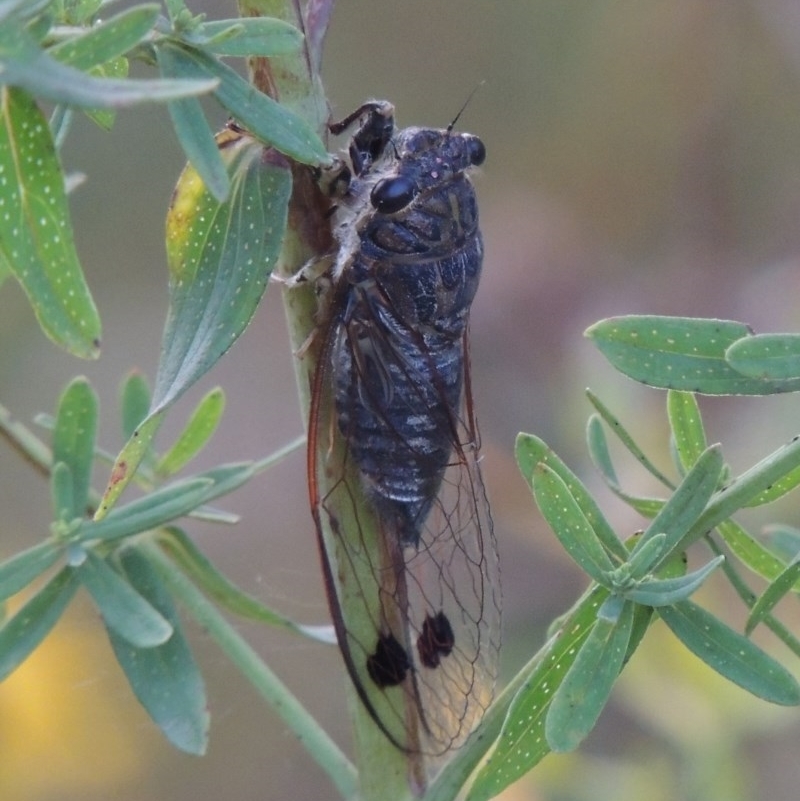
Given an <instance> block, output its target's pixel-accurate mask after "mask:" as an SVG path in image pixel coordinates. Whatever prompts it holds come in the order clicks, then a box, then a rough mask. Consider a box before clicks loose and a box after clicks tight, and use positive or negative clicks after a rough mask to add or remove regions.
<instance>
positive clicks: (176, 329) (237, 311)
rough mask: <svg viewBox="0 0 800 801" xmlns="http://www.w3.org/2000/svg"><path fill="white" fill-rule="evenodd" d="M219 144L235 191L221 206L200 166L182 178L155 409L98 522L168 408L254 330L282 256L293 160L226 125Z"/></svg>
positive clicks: (174, 209) (126, 451) (125, 455)
mask: <svg viewBox="0 0 800 801" xmlns="http://www.w3.org/2000/svg"><path fill="white" fill-rule="evenodd" d="M217 143H218V145H219V147H220V150H221V151H222V156H223V159H224V160H225V161H226V163H227V165H228V171H229V173H230V176H231V192H230V195H229V197H228V200H227V201H225V202H224V203H220V202H219V201H218V200H216V199H215V198H214V196H213V195H212V194H211V193H210V192H209V191H208V190H207V189H206V187H205V186H204V185H203V182H202V181H201V180H200V177H199V176H198V174H197V172H196V171H195V169H194V168H193V167H191V166H187V167H186V169H185V170H184V171H183V174H182V175H181V177H180V179H179V180H178V185H177V187H176V188H175V192H174V194H173V196H172V204H171V206H170V209H169V212H168V214H167V261H168V262H169V270H170V283H169V294H170V304H169V313H168V316H167V323H166V327H165V330H164V337H163V340H162V344H161V360H160V362H159V365H158V375H157V377H156V386H155V390H154V392H153V400H152V403H151V407H150V413H149V415H148V417H147V418H146V419H145V420H143V421H142V422H141V423H140V424H139V426H138V427H137V428H136V430H135V431H134V432H133V434H132V435H131V438H130V439H129V440H128V443H127V444H126V445H125V447H124V448H123V449H122V451H121V452H120V454H119V456H118V457H117V460H116V462H115V464H114V466H113V467H112V470H111V478H110V480H109V484H108V487H107V488H106V492H105V494H104V495H103V502H102V504H101V505H100V507H99V508H98V511H97V514H96V515H95V518H96V519H98V520H100V519H102V518H103V517H104V516H105V515H106V514H107V513H108V512H109V511H110V510H111V508H112V507H113V506H114V504H115V503H116V501H117V498H119V496H120V495H121V494H122V491H123V490H124V488H125V487H126V486H127V484H128V482H129V481H130V480H131V479H132V478H133V475H134V473H135V471H136V469H137V468H138V466H139V463H140V462H141V460H142V458H143V457H144V456H145V454H146V453H147V452H148V447H149V444H150V442H151V440H152V438H153V436H154V435H155V432H156V430H157V429H158V425H159V423H160V420H161V418H162V417H163V413H164V411H165V410H166V409H167V408H168V407H169V406H170V405H171V404H173V403H174V402H175V401H176V400H177V399H178V398H179V397H180V396H181V395H182V394H183V393H184V392H185V391H186V390H187V389H188V388H189V387H190V386H191V385H192V384H193V383H194V382H195V381H197V380H198V379H199V378H200V377H201V376H203V375H205V373H207V372H208V371H209V370H210V369H211V367H213V365H214V364H216V362H217V360H218V359H219V358H220V357H221V356H222V355H223V354H224V353H225V352H226V351H227V350H228V348H230V346H231V345H232V344H233V343H234V342H235V341H236V339H237V338H238V337H239V335H240V334H241V333H242V332H243V331H244V330H245V328H246V327H247V325H248V323H249V322H250V320H251V319H252V317H253V314H254V313H255V310H256V307H257V306H258V304H259V301H260V300H261V297H262V295H263V294H264V290H265V289H266V286H267V281H268V280H269V276H270V273H271V272H272V269H273V267H274V266H275V263H276V261H277V258H278V254H279V253H280V249H281V245H282V243H283V235H284V232H285V230H286V217H287V207H288V203H289V196H290V194H291V191H292V177H291V173H290V171H289V167H288V164H287V162H286V161H285V159H284V158H283V156H281V155H279V154H278V153H277V152H276V151H274V150H272V149H270V148H265V147H264V146H263V145H262V144H261V143H259V142H257V141H256V140H255V139H254V138H253V137H251V136H250V135H249V134H245V133H242V132H240V131H234V130H226V131H224V132H223V133H221V134H220V135H219V136H218V137H217Z"/></svg>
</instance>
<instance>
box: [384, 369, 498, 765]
mask: <svg viewBox="0 0 800 801" xmlns="http://www.w3.org/2000/svg"><path fill="white" fill-rule="evenodd" d="M463 398H464V399H463V402H462V409H461V410H460V414H459V415H458V416H457V417H456V418H455V422H456V425H455V427H454V431H455V432H456V434H457V439H456V440H455V441H454V443H453V452H452V459H451V462H450V464H449V465H448V467H447V470H446V471H445V474H444V478H443V480H442V484H441V487H440V489H439V493H438V495H437V497H436V500H435V502H434V504H433V508H432V510H431V512H430V514H429V515H428V517H427V520H426V522H425V524H424V526H423V530H422V534H421V537H420V542H419V546H418V547H417V548H413V547H406V548H405V549H404V551H403V556H404V564H405V574H404V575H405V578H406V585H407V598H406V599H405V600H404V602H405V603H406V610H405V614H404V622H405V626H406V629H407V631H408V634H407V640H409V641H411V642H412V643H413V649H412V657H413V670H412V672H411V685H412V686H411V689H412V692H413V701H414V703H415V704H416V705H417V706H418V713H419V718H420V721H421V723H422V727H423V734H422V738H421V739H422V742H423V750H424V751H425V752H426V753H431V754H441V753H444V752H446V751H448V750H450V749H452V748H457V747H458V746H460V745H462V744H463V743H464V741H465V740H466V739H467V737H468V736H469V735H470V733H471V732H472V731H473V729H474V728H475V726H476V725H477V724H478V723H479V722H480V719H481V717H482V716H483V713H484V712H485V711H486V709H487V708H488V706H489V704H490V703H491V701H492V698H493V696H494V686H495V682H496V679H497V672H498V664H499V654H500V635H501V625H500V624H501V621H500V617H501V602H502V599H501V596H500V582H499V566H498V555H497V543H496V540H495V536H494V529H493V524H492V518H491V512H490V509H489V504H488V500H487V495H486V489H485V486H484V482H483V477H482V475H481V469H480V462H479V440H478V431H477V426H476V423H475V419H474V416H473V415H472V413H471V393H470V384H469V374H468V371H466V375H465V379H464V392H463ZM396 600H397V599H394V598H392V599H391V601H392V602H396Z"/></svg>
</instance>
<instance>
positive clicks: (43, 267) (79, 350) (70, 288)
mask: <svg viewBox="0 0 800 801" xmlns="http://www.w3.org/2000/svg"><path fill="white" fill-rule="evenodd" d="M0 261H1V262H3V263H4V264H5V265H7V266H8V269H10V270H11V272H12V273H13V275H14V277H15V278H16V279H17V280H18V281H19V282H20V284H21V285H22V288H23V290H24V291H25V294H26V295H27V296H28V299H29V300H30V303H31V306H32V307H33V310H34V313H35V314H36V317H37V319H38V320H39V325H40V326H41V327H42V330H43V331H44V332H45V334H47V336H48V337H50V338H51V339H52V340H53V341H54V342H55V343H56V344H58V345H60V346H61V347H63V348H65V349H66V350H68V351H69V352H70V353H72V354H74V355H76V356H81V357H83V358H96V357H97V355H98V352H99V347H100V318H99V316H98V314H97V309H96V307H95V305H94V301H93V300H92V296H91V294H90V292H89V288H88V286H87V285H86V282H85V281H84V278H83V273H82V271H81V266H80V263H79V261H78V254H77V253H76V251H75V245H74V243H73V239H72V226H71V223H70V219H69V208H68V206H67V198H66V193H65V192H64V181H63V177H62V173H61V167H60V165H59V163H58V158H57V156H56V152H55V148H54V146H53V141H52V139H51V136H50V129H49V127H48V125H47V121H46V120H45V118H44V116H43V114H42V113H41V111H40V110H39V108H38V107H37V105H36V103H35V102H34V101H33V99H32V98H31V97H29V96H28V95H27V94H26V93H25V92H23V91H21V90H19V89H10V88H8V87H4V88H2V89H0Z"/></svg>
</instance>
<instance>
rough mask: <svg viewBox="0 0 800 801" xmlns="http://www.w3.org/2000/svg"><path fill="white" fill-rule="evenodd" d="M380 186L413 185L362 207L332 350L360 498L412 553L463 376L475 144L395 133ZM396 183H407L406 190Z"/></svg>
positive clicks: (477, 249)
mask: <svg viewBox="0 0 800 801" xmlns="http://www.w3.org/2000/svg"><path fill="white" fill-rule="evenodd" d="M387 152H388V153H389V157H388V158H389V160H390V162H391V166H392V169H391V173H390V174H389V175H387V173H386V172H385V171H384V172H381V171H380V166H381V164H380V162H377V163H376V164H374V165H373V166H372V172H373V173H376V174H378V175H380V179H379V181H378V182H375V183H374V187H375V188H373V194H374V193H376V192H378V193H380V188H381V186H384V187H385V186H391V184H387V183H383V184H382V183H381V181H382V182H391V181H396V182H397V183H398V184H399V185H400V188H401V189H402V188H404V187H405V186H406V185H407V186H408V187H413V190H414V191H413V193H410V194H411V195H413V196H412V197H411V198H410V202H409V204H408V205H407V206H405V207H403V208H401V209H400V210H398V211H396V212H393V213H388V214H385V213H382V212H381V211H380V210H379V209H376V208H374V207H373V208H371V209H370V211H369V213H368V215H367V216H366V217H364V218H362V220H361V223H360V225H359V226H358V236H359V248H358V251H357V252H356V253H354V254H353V257H352V260H351V261H350V262H349V263H348V264H347V266H346V268H345V270H344V272H343V274H342V276H341V282H342V284H344V285H345V286H346V287H347V303H346V306H345V309H344V313H343V318H342V323H343V326H342V328H341V330H340V334H339V340H338V341H337V343H336V345H335V346H334V350H333V370H334V384H335V393H336V409H337V415H338V422H339V427H340V429H341V431H342V433H343V434H344V436H345V437H346V438H347V440H348V442H349V443H350V450H351V453H352V455H353V458H354V459H355V461H356V463H357V465H358V469H359V471H360V473H361V475H362V478H363V481H364V483H365V486H366V488H367V491H368V494H369V495H370V497H371V498H372V499H373V501H374V503H375V505H376V508H377V509H378V510H379V512H380V514H381V516H382V517H383V519H384V520H386V521H388V522H389V524H390V527H391V529H392V530H394V531H395V532H396V533H397V536H398V537H399V538H400V540H401V542H402V543H403V544H408V545H417V544H418V543H419V536H420V531H421V528H422V525H423V524H424V522H425V519H426V517H427V516H428V513H429V512H430V508H431V505H432V503H433V501H434V499H435V497H436V495H437V493H438V491H439V487H440V484H441V481H442V477H443V475H444V471H445V468H446V467H447V464H448V462H449V460H450V458H451V456H452V451H453V444H454V438H455V437H456V431H457V421H456V419H455V415H457V414H458V410H459V408H460V401H461V393H462V383H463V376H464V359H465V358H466V354H465V353H464V333H465V328H466V326H467V322H468V316H469V309H470V305H471V303H472V300H473V298H474V296H475V291H476V290H477V287H478V280H479V277H480V270H481V261H482V257H483V245H482V241H481V235H480V231H479V229H478V208H477V202H476V199H475V191H474V189H473V187H472V184H471V182H470V180H469V178H468V177H467V175H466V172H465V171H466V169H467V168H468V167H471V166H472V165H473V163H474V160H475V159H476V157H478V156H482V152H483V151H482V145H479V140H477V138H476V137H473V136H469V135H467V134H452V133H450V132H449V131H437V130H431V129H419V128H407V129H405V130H403V131H401V132H400V133H399V134H398V135H397V137H396V138H395V140H393V141H392V148H387ZM406 182H407V183H406Z"/></svg>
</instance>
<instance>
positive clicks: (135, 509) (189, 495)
mask: <svg viewBox="0 0 800 801" xmlns="http://www.w3.org/2000/svg"><path fill="white" fill-rule="evenodd" d="M255 473H256V466H255V465H254V463H253V462H241V463H237V464H228V465H222V466H220V467H216V468H214V469H213V470H209V471H208V472H206V473H202V474H201V475H199V476H193V477H192V478H188V479H183V480H181V481H176V482H174V483H172V484H168V485H167V486H165V487H161V488H160V489H157V490H156V491H155V492H151V493H150V494H149V495H146V496H145V497H143V498H139V499H138V500H135V501H132V502H131V503H128V504H126V505H125V506H121V507H118V508H117V509H114V511H113V512H111V513H110V514H109V515H108V516H107V517H104V518H103V519H102V520H99V521H90V520H87V521H85V522H82V523H81V525H80V526H79V527H78V529H77V530H76V532H75V535H74V539H75V541H76V542H87V541H91V540H95V539H103V540H110V539H117V538H118V537H127V536H130V535H131V534H136V533H139V532H142V531H149V530H150V529H153V528H158V527H159V526H163V525H165V524H166V523H170V522H172V521H173V520H177V519H178V518H179V517H184V516H185V515H187V514H189V513H190V512H192V511H193V510H194V509H196V508H197V507H198V506H201V505H202V504H204V503H208V502H210V501H213V500H214V499H215V498H218V497H219V496H220V495H226V494H227V493H229V492H232V491H233V490H234V489H236V488H237V487H240V486H241V485H242V484H244V483H245V482H246V481H249V480H250V479H251V478H252V477H253V476H254V475H255Z"/></svg>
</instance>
